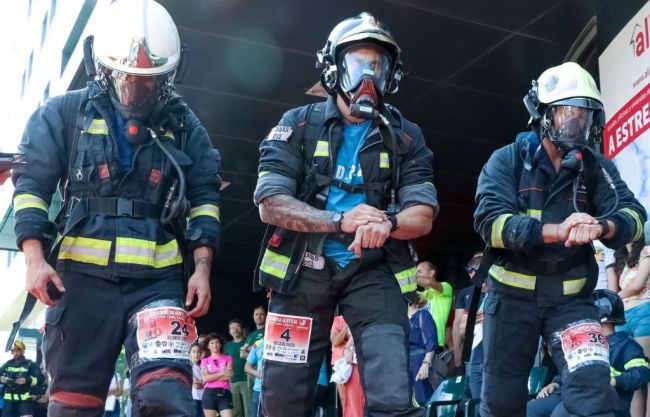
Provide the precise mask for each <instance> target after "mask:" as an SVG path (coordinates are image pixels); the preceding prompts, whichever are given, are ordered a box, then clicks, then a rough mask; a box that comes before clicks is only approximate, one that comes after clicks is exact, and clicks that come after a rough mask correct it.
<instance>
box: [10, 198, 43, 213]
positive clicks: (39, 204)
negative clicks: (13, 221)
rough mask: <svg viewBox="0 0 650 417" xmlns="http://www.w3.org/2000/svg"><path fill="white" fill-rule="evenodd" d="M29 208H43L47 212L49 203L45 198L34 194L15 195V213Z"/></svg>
mask: <svg viewBox="0 0 650 417" xmlns="http://www.w3.org/2000/svg"><path fill="white" fill-rule="evenodd" d="M28 208H37V209H41V210H43V211H44V212H46V213H47V208H48V207H47V203H46V202H45V200H43V199H42V198H40V197H39V196H36V195H34V194H18V195H17V196H15V197H14V213H18V212H19V211H20V210H24V209H28Z"/></svg>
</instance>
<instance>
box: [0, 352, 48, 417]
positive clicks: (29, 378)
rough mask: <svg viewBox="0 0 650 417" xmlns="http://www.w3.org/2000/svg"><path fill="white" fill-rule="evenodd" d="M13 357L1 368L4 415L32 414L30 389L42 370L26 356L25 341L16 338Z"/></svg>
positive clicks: (19, 416)
mask: <svg viewBox="0 0 650 417" xmlns="http://www.w3.org/2000/svg"><path fill="white" fill-rule="evenodd" d="M11 354H12V356H13V358H11V359H9V360H8V361H7V362H5V364H4V365H2V368H0V383H2V384H4V390H3V392H4V394H3V399H4V409H3V412H2V415H3V416H4V417H22V416H31V415H32V412H33V405H34V402H33V401H32V396H31V394H30V390H31V389H32V387H35V386H36V384H37V383H38V379H39V377H41V376H42V374H41V371H40V370H39V368H38V365H36V364H35V363H34V362H32V361H31V360H29V359H27V358H25V343H23V342H22V341H21V340H16V341H15V342H14V344H13V347H12V348H11Z"/></svg>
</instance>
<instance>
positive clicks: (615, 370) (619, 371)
mask: <svg viewBox="0 0 650 417" xmlns="http://www.w3.org/2000/svg"><path fill="white" fill-rule="evenodd" d="M607 342H608V343H609V363H610V371H611V376H612V378H614V379H616V392H617V393H618V398H619V404H618V406H617V409H618V410H629V409H630V403H631V402H632V395H633V394H634V391H636V390H638V389H640V388H642V387H644V386H646V385H647V384H648V382H650V367H648V358H646V357H645V355H644V353H643V348H642V347H641V345H639V344H638V343H637V342H636V341H635V340H634V339H632V338H631V337H630V336H629V335H628V334H627V333H625V332H616V333H614V334H611V335H609V336H607Z"/></svg>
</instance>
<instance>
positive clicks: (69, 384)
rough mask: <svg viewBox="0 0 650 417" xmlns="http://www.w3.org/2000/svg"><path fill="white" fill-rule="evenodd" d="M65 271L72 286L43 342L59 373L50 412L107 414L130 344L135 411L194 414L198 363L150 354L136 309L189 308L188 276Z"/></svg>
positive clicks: (49, 364)
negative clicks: (113, 277) (116, 275)
mask: <svg viewBox="0 0 650 417" xmlns="http://www.w3.org/2000/svg"><path fill="white" fill-rule="evenodd" d="M60 275H61V279H62V280H63V285H64V286H65V288H66V291H65V293H64V294H63V297H62V298H61V299H60V300H59V301H58V303H57V305H56V306H55V307H50V308H48V310H47V313H46V327H45V338H44V342H43V352H44V357H45V364H46V370H47V372H48V373H49V375H50V377H51V384H50V395H51V397H50V403H49V408H48V415H49V416H51V417H68V416H80V417H101V416H102V415H103V414H104V402H105V399H106V395H107V392H108V388H109V385H110V383H111V379H112V377H113V375H114V373H115V364H116V360H117V358H118V355H119V354H120V351H121V349H122V346H123V345H124V347H125V351H126V358H127V362H128V364H129V367H130V368H131V386H132V388H131V400H132V404H133V408H132V416H133V417H142V416H169V417H172V416H184V417H194V416H195V406H194V401H193V400H192V394H191V385H190V384H191V381H192V379H191V375H192V373H191V365H190V364H189V362H188V361H186V360H177V359H160V358H159V357H158V358H153V359H148V358H146V357H143V356H145V355H141V352H140V351H139V346H140V344H139V343H138V335H137V322H136V320H135V317H136V313H138V312H139V311H143V310H146V309H149V308H153V307H152V305H153V306H155V305H160V303H162V304H163V305H167V306H169V305H170V303H172V304H176V305H177V306H178V307H180V306H182V304H181V302H182V300H183V299H184V294H183V281H182V278H181V277H180V276H174V277H169V278H164V279H132V278H121V279H116V280H107V279H102V278H98V277H95V276H91V275H87V274H83V273H80V272H71V271H66V272H65V273H63V274H60ZM157 303H158V304H157ZM167 330H168V329H160V332H165V331H167ZM157 331H158V329H155V330H154V332H157ZM140 342H141V340H140ZM161 344H162V343H161Z"/></svg>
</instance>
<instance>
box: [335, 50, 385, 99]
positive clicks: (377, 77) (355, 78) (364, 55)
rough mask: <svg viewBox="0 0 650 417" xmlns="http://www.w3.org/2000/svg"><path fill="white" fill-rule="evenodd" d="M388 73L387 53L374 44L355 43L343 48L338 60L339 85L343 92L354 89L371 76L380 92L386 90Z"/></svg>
mask: <svg viewBox="0 0 650 417" xmlns="http://www.w3.org/2000/svg"><path fill="white" fill-rule="evenodd" d="M389 75H390V58H389V56H388V53H387V52H386V51H384V50H383V49H382V48H380V47H378V46H375V45H356V46H354V47H351V48H348V49H347V50H344V51H343V53H342V54H341V58H340V62H339V77H340V78H339V79H340V86H341V89H342V90H343V91H344V92H346V93H347V92H349V91H352V90H354V89H356V88H357V87H358V86H359V85H360V84H361V81H362V80H363V79H364V78H371V79H372V81H373V82H374V84H375V88H376V89H377V91H378V92H379V93H380V94H384V93H385V92H386V87H387V84H388V77H389Z"/></svg>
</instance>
